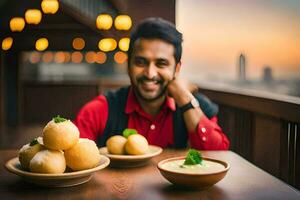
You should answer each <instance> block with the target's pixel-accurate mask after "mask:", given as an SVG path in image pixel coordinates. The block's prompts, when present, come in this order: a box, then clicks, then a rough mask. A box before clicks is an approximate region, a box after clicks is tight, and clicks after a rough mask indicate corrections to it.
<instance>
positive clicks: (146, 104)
mask: <svg viewBox="0 0 300 200" xmlns="http://www.w3.org/2000/svg"><path fill="white" fill-rule="evenodd" d="M165 99H166V97H165V96H162V97H160V98H159V99H156V100H153V101H145V100H143V99H141V98H137V100H138V102H139V103H140V105H141V107H142V109H143V110H144V111H145V112H146V113H148V114H150V115H152V116H155V115H157V114H158V113H159V111H160V110H161V108H162V105H163V103H164V101H165Z"/></svg>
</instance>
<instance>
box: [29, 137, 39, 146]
mask: <svg viewBox="0 0 300 200" xmlns="http://www.w3.org/2000/svg"><path fill="white" fill-rule="evenodd" d="M38 143H39V142H38V141H37V138H34V139H33V140H32V141H31V142H30V144H29V146H31V147H32V146H34V145H36V144H38Z"/></svg>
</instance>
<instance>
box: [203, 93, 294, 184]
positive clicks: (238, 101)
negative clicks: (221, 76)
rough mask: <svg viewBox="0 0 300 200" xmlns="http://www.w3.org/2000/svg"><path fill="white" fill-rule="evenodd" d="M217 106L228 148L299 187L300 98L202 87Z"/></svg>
mask: <svg viewBox="0 0 300 200" xmlns="http://www.w3.org/2000/svg"><path fill="white" fill-rule="evenodd" d="M200 90H201V92H203V93H204V94H205V95H207V96H208V97H209V98H210V99H211V100H212V101H214V102H216V103H218V104H219V109H220V112H219V123H220V125H221V127H222V128H223V130H224V132H225V133H227V134H228V137H229V139H230V141H231V147H230V148H231V149H232V150H234V151H235V152H237V153H239V154H240V155H242V156H243V157H245V158H246V159H248V160H249V161H251V162H253V163H254V164H255V165H257V166H259V167H261V168H262V169H264V170H266V171H267V172H269V173H271V174H273V175H275V176H276V177H278V178H280V179H282V180H284V181H285V182H287V183H289V184H291V185H292V186H294V187H296V188H298V189H299V188H300V141H299V140H300V98H296V97H295V98H294V97H288V96H281V95H274V94H270V93H266V92H257V91H244V90H240V89H235V90H234V89H230V90H226V89H224V88H223V89H222V90H221V89H218V90H216V89H212V88H209V89H208V88H201V89H200Z"/></svg>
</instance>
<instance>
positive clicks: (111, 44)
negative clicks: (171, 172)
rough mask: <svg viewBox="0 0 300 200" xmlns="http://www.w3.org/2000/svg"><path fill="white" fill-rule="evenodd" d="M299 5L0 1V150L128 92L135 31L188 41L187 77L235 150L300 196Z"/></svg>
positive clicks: (229, 0)
mask: <svg viewBox="0 0 300 200" xmlns="http://www.w3.org/2000/svg"><path fill="white" fill-rule="evenodd" d="M299 10H300V1H298V0H285V1H280V0H268V1H263V0H253V1H246V0H245V1H244V0H240V1H235V0H224V1H212V0H164V1H159V0H147V1H140V0H122V1H121V0H36V1H29V0H22V1H18V0H0V18H1V20H0V30H1V31H0V42H1V56H0V148H1V149H7V148H20V146H21V145H22V144H24V143H26V142H27V141H30V140H31V138H32V137H36V136H38V135H41V131H42V128H43V126H45V124H46V123H47V122H48V121H49V120H51V119H52V117H53V116H56V115H58V114H59V115H61V116H64V117H66V118H70V119H74V117H75V116H76V113H77V112H78V110H79V109H80V107H81V106H82V105H84V104H85V103H86V102H87V101H89V100H91V99H92V98H94V97H95V96H97V95H99V94H102V93H104V92H106V91H108V90H115V89H117V88H119V87H121V86H124V85H127V84H129V79H128V77H127V74H126V70H127V50H128V44H129V42H130V41H129V38H128V37H129V35H130V32H131V30H133V29H134V27H135V26H136V25H137V24H138V23H139V22H140V21H141V20H142V19H145V18H147V17H161V18H163V19H166V20H169V21H171V22H173V23H175V24H176V27H177V28H178V29H179V30H180V31H181V32H182V33H183V38H184V42H183V58H182V63H183V67H182V76H183V77H184V78H186V79H188V80H191V81H193V82H194V83H196V84H197V85H198V86H199V88H200V91H201V92H202V93H204V94H205V95H207V96H208V97H209V98H210V99H211V100H213V101H214V102H216V103H218V105H219V114H218V118H219V123H220V125H221V126H222V128H223V130H224V132H225V133H226V134H227V135H228V137H229V139H230V141H231V147H230V149H231V150H233V151H235V152H237V153H238V154H240V155H241V156H243V157H244V158H246V159H247V160H249V161H250V162H252V163H254V164H255V165H257V166H259V167H261V168H262V169H264V170H266V171H268V172H269V173H271V174H273V175H275V176H276V177H278V178H280V179H282V180H283V181H285V182H287V183H289V184H291V185H292V186H295V187H297V188H300V153H299V152H300V142H299V136H300V131H299V123H300V98H299V97H300V48H299V47H300V37H299V35H300V12H299Z"/></svg>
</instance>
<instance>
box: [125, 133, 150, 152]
mask: <svg viewBox="0 0 300 200" xmlns="http://www.w3.org/2000/svg"><path fill="white" fill-rule="evenodd" d="M148 146H149V145H148V141H147V139H146V138H145V137H144V136H142V135H140V134H133V135H130V136H129V137H128V138H127V142H126V144H125V150H126V153H128V154H131V155H142V154H145V153H147V151H148Z"/></svg>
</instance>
